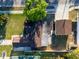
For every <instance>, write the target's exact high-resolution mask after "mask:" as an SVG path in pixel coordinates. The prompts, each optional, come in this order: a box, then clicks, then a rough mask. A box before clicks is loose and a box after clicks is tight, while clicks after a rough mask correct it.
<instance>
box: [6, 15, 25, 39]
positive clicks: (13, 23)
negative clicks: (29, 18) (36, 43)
mask: <svg viewBox="0 0 79 59" xmlns="http://www.w3.org/2000/svg"><path fill="white" fill-rule="evenodd" d="M8 18H9V20H8V22H7V25H6V34H5V35H6V36H5V39H11V36H12V35H20V34H22V33H23V27H24V20H25V16H24V15H22V14H13V15H8Z"/></svg>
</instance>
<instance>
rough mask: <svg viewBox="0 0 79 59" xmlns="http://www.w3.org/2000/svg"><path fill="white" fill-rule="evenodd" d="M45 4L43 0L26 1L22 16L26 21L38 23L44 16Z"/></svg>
mask: <svg viewBox="0 0 79 59" xmlns="http://www.w3.org/2000/svg"><path fill="white" fill-rule="evenodd" d="M46 7H47V3H46V1H45V0H26V1H25V8H24V14H25V16H26V18H27V20H30V21H38V20H42V19H43V18H44V17H45V16H46V14H47V13H46Z"/></svg>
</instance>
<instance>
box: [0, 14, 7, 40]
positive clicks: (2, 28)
mask: <svg viewBox="0 0 79 59" xmlns="http://www.w3.org/2000/svg"><path fill="white" fill-rule="evenodd" d="M6 24H7V17H5V16H4V15H0V40H1V39H4V38H5V36H6Z"/></svg>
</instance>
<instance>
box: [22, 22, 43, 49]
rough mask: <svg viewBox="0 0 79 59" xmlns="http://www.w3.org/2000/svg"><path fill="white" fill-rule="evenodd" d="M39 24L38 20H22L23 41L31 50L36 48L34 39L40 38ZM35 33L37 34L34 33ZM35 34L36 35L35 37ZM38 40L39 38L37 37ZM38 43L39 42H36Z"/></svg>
mask: <svg viewBox="0 0 79 59" xmlns="http://www.w3.org/2000/svg"><path fill="white" fill-rule="evenodd" d="M40 26H41V22H40V21H36V22H30V21H25V22H24V31H23V43H26V46H29V47H31V49H32V50H37V48H36V47H37V46H36V44H37V41H38V40H35V39H36V38H37V37H38V38H40V37H39V36H40V34H39V33H40V31H39V27H40ZM35 33H37V34H35ZM35 35H37V36H36V37H35ZM39 41H40V39H39ZM38 43H39V42H38Z"/></svg>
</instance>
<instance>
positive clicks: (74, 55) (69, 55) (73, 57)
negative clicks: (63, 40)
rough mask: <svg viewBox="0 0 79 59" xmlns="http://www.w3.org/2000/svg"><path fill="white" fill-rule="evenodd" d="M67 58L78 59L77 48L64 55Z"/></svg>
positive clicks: (78, 50) (78, 52)
mask: <svg viewBox="0 0 79 59" xmlns="http://www.w3.org/2000/svg"><path fill="white" fill-rule="evenodd" d="M66 57H67V58H68V59H79V49H76V50H74V51H72V52H70V53H68V54H67V55H66Z"/></svg>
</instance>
